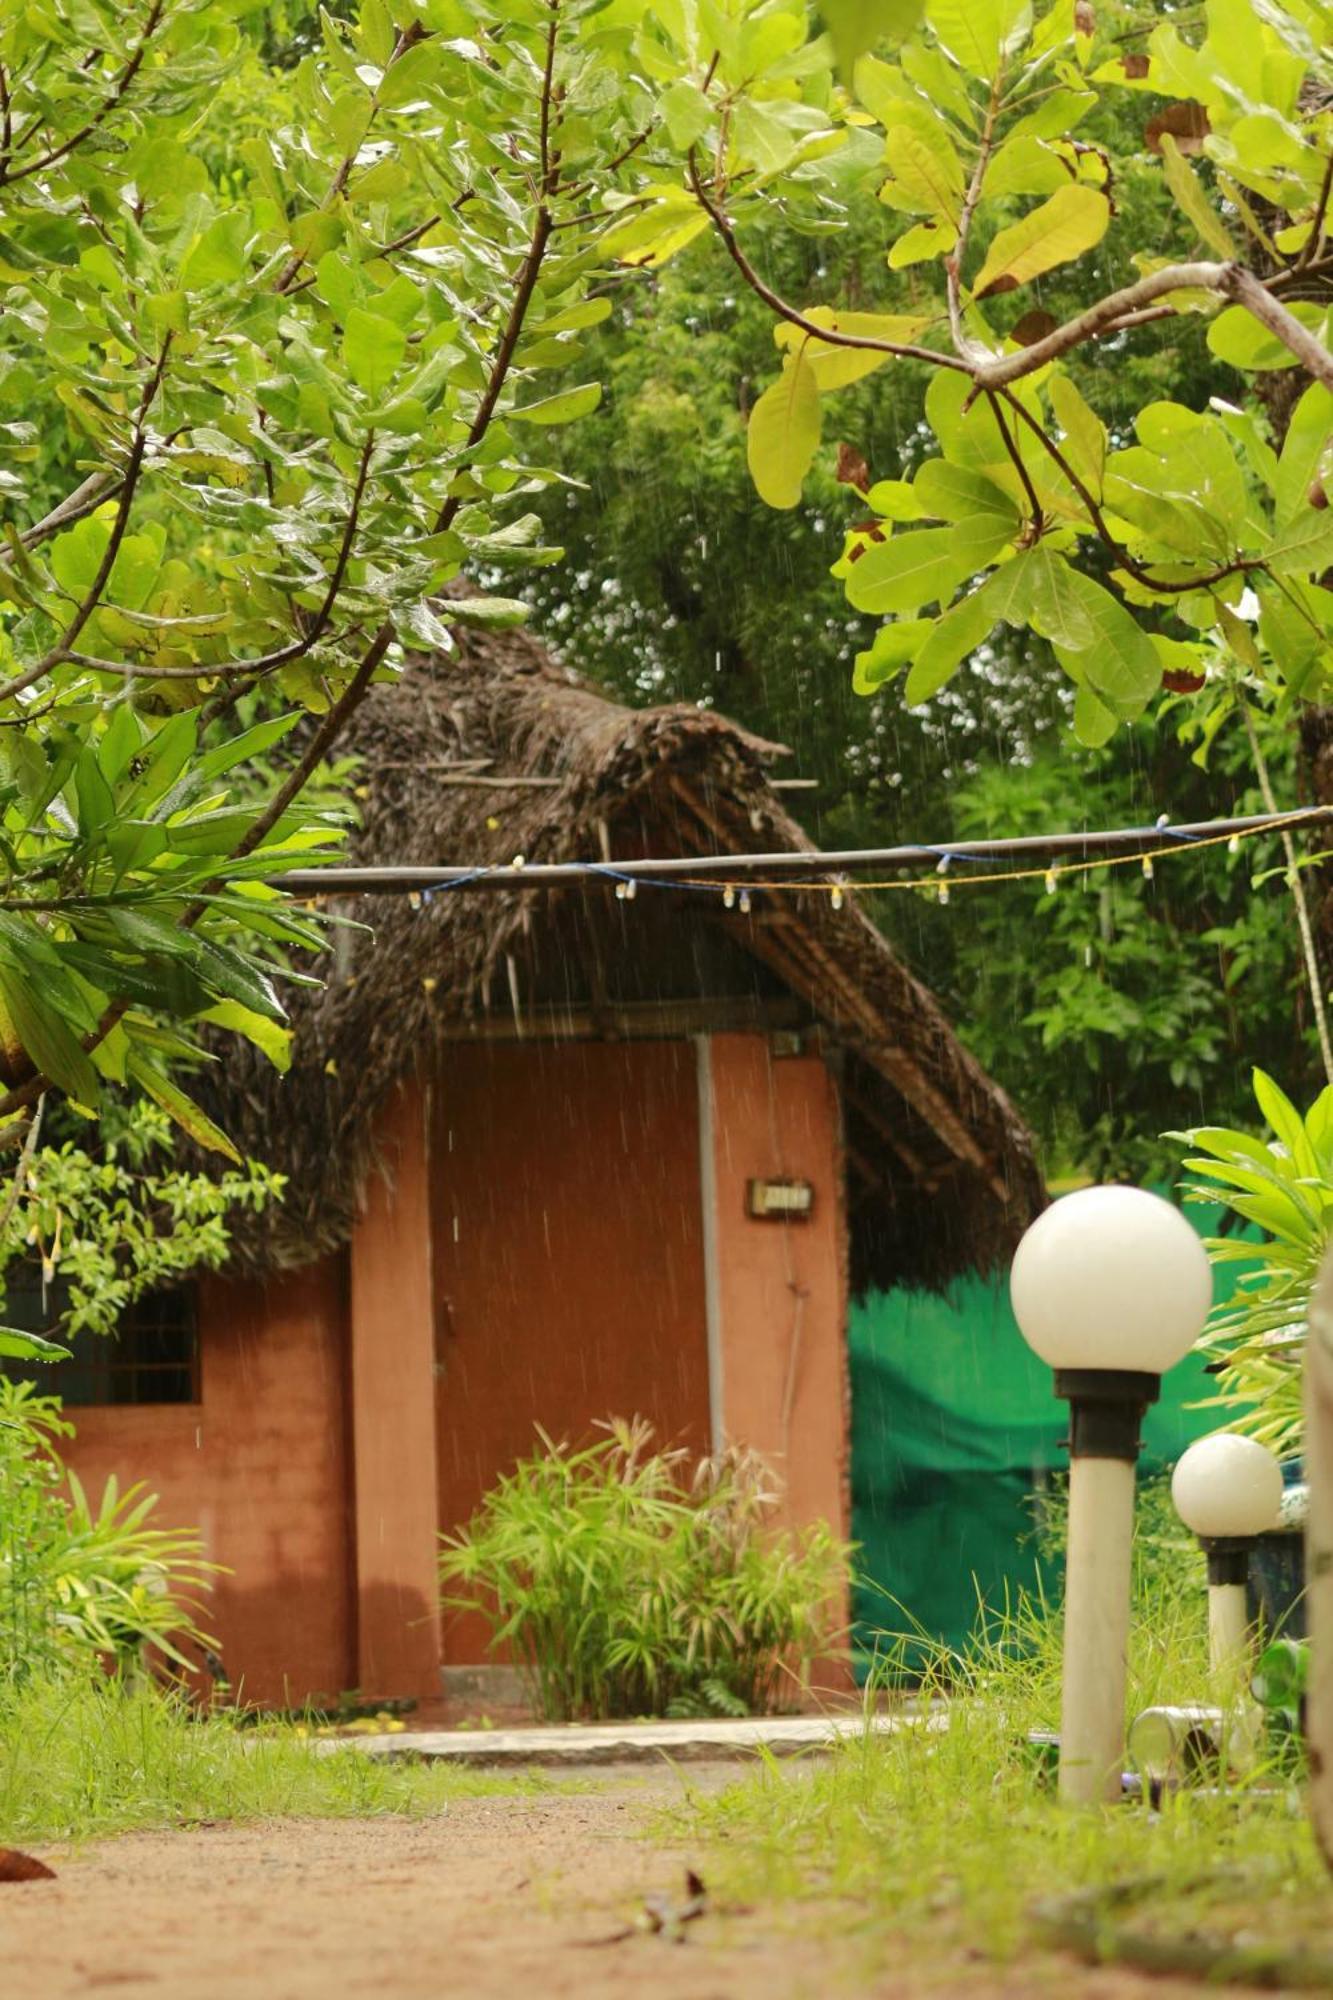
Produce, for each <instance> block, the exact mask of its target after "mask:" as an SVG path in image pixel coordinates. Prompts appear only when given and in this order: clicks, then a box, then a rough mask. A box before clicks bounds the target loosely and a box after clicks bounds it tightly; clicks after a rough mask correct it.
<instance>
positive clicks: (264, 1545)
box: [67, 1257, 355, 1703]
mask: <svg viewBox="0 0 1333 2000" xmlns="http://www.w3.org/2000/svg"><path fill="white" fill-rule="evenodd" d="M199 1316H200V1347H201V1378H202V1388H203V1399H204V1400H203V1403H202V1404H201V1405H195V1406H190V1405H175V1406H161V1407H154V1406H148V1407H138V1408H112V1409H85V1410H75V1411H72V1412H71V1416H72V1418H73V1420H74V1421H75V1422H76V1423H77V1425H78V1436H77V1438H76V1439H75V1440H74V1442H73V1444H72V1445H71V1446H70V1448H69V1451H68V1454H67V1455H68V1460H69V1463H70V1464H71V1466H72V1467H73V1469H74V1471H75V1472H76V1473H77V1474H78V1476H79V1478H80V1479H81V1480H82V1481H83V1483H84V1485H85V1486H86V1487H87V1488H88V1491H89V1494H90V1497H91V1498H92V1500H93V1502H94V1504H95V1503H96V1500H97V1499H98V1497H99V1496H100V1494H101V1491H102V1487H103V1485H104V1483H105V1481H106V1478H107V1475H108V1474H109V1473H114V1474H115V1475H116V1477H117V1479H118V1480H119V1481H120V1483H121V1486H122V1488H124V1487H125V1486H127V1485H130V1484H132V1483H133V1482H134V1481H135V1480H144V1481H146V1482H147V1484H148V1485H149V1486H150V1487H151V1488H152V1489H153V1490H154V1491H155V1492H156V1493H158V1494H159V1495H160V1499H161V1504H160V1506H159V1508H158V1511H157V1514H156V1516H155V1517H154V1518H155V1519H156V1521H157V1522H158V1523H159V1524H161V1525H162V1526H196V1527H198V1528H199V1529H200V1530H201V1532H202V1534H203V1536H204V1539H205V1541H206V1543H207V1549H208V1554H209V1556H210V1557H211V1558H212V1560H213V1561H215V1562H220V1563H225V1564H226V1565H227V1566H228V1567H229V1568H230V1569H231V1570H232V1571H233V1572H234V1574H233V1575H231V1576H223V1577H220V1578H219V1579H218V1581H217V1585H216V1588H215V1590H214V1593H213V1598H212V1602H211V1605H210V1607H209V1614H208V1620H207V1622H208V1623H209V1624H210V1626H211V1628H212V1630H213V1631H214V1632H215V1633H216V1634H217V1636H218V1638H219V1640H220V1641H221V1650H222V1657H223V1660H224V1662H225V1664H226V1667H227V1669H228V1672H229V1674H230V1675H231V1676H232V1678H233V1680H235V1681H237V1682H240V1683H241V1684H242V1686H243V1692H244V1694H245V1696H246V1697H247V1698H248V1699H251V1700H254V1701H260V1702H266V1703H268V1702H274V1703H276V1702H282V1701H293V1702H301V1701H304V1700H305V1699H306V1698H307V1697H308V1696H309V1695H312V1694H325V1695H336V1694H337V1693H338V1692H339V1691H340V1690H342V1689H343V1688H347V1687H350V1686H351V1685H352V1684H353V1683H354V1680H355V1664H354V1628H353V1617H352V1601H351V1544H350V1528H351V1520H350V1516H351V1487H350V1477H349V1454H348V1447H347V1436H346V1429H347V1421H346V1400H345V1386H344V1385H345V1378H346V1324H347V1314H346V1268H345V1262H344V1259H342V1258H341V1257H333V1258H328V1259H326V1260H325V1261H324V1262H322V1263H320V1264H317V1265H315V1266H313V1267H312V1268H310V1269H308V1270H306V1271H303V1272H301V1273H300V1274H299V1275H297V1276H295V1277H292V1278H283V1279H278V1280H274V1281H271V1282H269V1283H267V1284H262V1285H261V1284H251V1283H232V1282H226V1281H223V1280H221V1279H206V1280H205V1281H204V1282H203V1284H202V1285H201V1288H200V1302H199Z"/></svg>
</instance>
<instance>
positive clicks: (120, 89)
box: [0, 0, 166, 187]
mask: <svg viewBox="0 0 1333 2000" xmlns="http://www.w3.org/2000/svg"><path fill="white" fill-rule="evenodd" d="M165 12H166V0H153V4H152V6H151V7H150V8H149V9H148V14H147V17H146V19H145V21H144V24H143V27H142V28H141V29H140V31H139V42H138V46H137V48H136V49H135V51H134V54H133V55H132V56H130V57H129V59H128V60H127V62H126V64H125V67H124V68H123V69H122V70H121V72H120V75H119V76H118V77H117V78H116V81H115V83H114V84H113V85H112V88H111V94H110V96H109V97H108V98H107V99H106V101H105V103H104V104H103V105H102V107H101V109H100V110H99V111H97V112H95V113H94V115H93V116H92V117H91V118H90V119H89V120H88V122H87V124H86V125H83V126H81V127H80V129H79V130H78V131H77V132H75V133H73V134H72V136H71V137H70V138H68V139H66V140H65V142H64V144H63V145H60V146H53V147H52V148H51V149H50V151H49V152H46V153H43V154H42V156H41V158H40V159H37V160H29V162H28V164H27V165H26V166H25V167H18V168H14V169H11V168H10V166H9V158H10V152H9V142H10V124H9V110H8V104H6V108H5V141H6V148H5V153H4V155H3V156H0V187H5V186H10V185H12V184H13V183H14V182H15V181H25V180H28V179H29V178H30V177H31V176H32V175H33V174H40V173H43V172H45V170H46V168H47V167H53V166H55V164H56V162H57V161H58V160H63V159H65V158H66V157H67V156H68V155H69V154H70V153H72V152H74V151H75V150H76V149H77V148H78V147H79V146H82V145H83V144H84V142H85V140H87V139H90V138H91V137H92V135H93V133H94V132H96V131H97V129H98V127H99V126H100V125H103V124H105V122H106V120H107V119H108V118H109V117H110V116H111V113H112V112H113V111H114V110H115V109H116V107H117V105H119V104H120V102H121V100H122V99H123V98H124V96H125V94H126V92H127V91H128V90H129V89H130V87H131V85H132V84H133V82H134V79H135V77H136V76H137V75H138V74H139V71H140V69H141V68H142V67H143V59H144V57H145V56H146V55H147V53H148V44H149V43H150V42H151V41H152V39H153V36H154V35H155V34H156V33H157V31H158V28H159V27H160V26H161V23H162V16H163V14H164V13H165Z"/></svg>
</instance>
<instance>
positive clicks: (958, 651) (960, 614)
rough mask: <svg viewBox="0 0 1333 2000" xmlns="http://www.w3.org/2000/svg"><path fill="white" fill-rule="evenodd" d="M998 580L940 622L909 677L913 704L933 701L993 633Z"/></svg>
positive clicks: (909, 699) (905, 693) (905, 692)
mask: <svg viewBox="0 0 1333 2000" xmlns="http://www.w3.org/2000/svg"><path fill="white" fill-rule="evenodd" d="M994 582H995V578H994V577H991V578H989V579H988V580H987V581H986V582H985V583H983V584H982V585H981V586H980V588H979V589H977V590H974V591H973V592H972V593H971V595H970V596H969V597H964V598H963V599H961V600H960V602H959V603H957V604H955V605H953V606H952V607H951V609H950V610H948V611H946V612H945V614H944V616H943V618H941V619H939V620H938V621H937V622H936V624H935V626H934V628H933V630H932V631H931V634H930V637H929V638H928V639H927V640H926V643H925V645H924V646H923V647H922V648H921V651H920V652H919V653H918V654H917V656H916V659H915V661H914V662H913V665H912V671H911V672H910V673H909V674H908V676H907V685H906V687H905V688H904V690H903V696H904V699H905V700H906V702H907V703H908V705H909V707H915V706H916V705H917V704H919V703H920V702H923V701H929V700H930V698H931V696H932V695H933V694H938V693H939V690H940V689H941V688H942V687H943V686H944V685H945V683H946V681H949V680H951V679H952V678H953V676H954V674H955V673H956V672H957V671H958V668H959V666H960V665H961V664H962V662H963V660H965V659H966V658H967V657H968V655H969V654H971V653H975V652H976V650H977V647H978V646H980V645H981V644H982V643H983V641H984V640H986V639H987V638H988V637H989V636H990V632H991V629H992V627H993V626H994V624H995V612H994V609H993V608H992V607H993V597H992V595H991V586H992V584H994Z"/></svg>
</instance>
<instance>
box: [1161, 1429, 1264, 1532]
mask: <svg viewBox="0 0 1333 2000" xmlns="http://www.w3.org/2000/svg"><path fill="white" fill-rule="evenodd" d="M1171 1498H1172V1500H1173V1501H1174V1502H1175V1506H1176V1512H1177V1513H1178V1514H1179V1516H1180V1518H1181V1520H1182V1521H1183V1522H1184V1523H1185V1526H1186V1527H1187V1528H1190V1529H1192V1530H1193V1531H1194V1533H1195V1534H1196V1535H1198V1536H1200V1537H1201V1538H1202V1539H1203V1540H1205V1541H1215V1540H1219V1539H1220V1540H1227V1541H1230V1540H1249V1539H1251V1538H1252V1537H1253V1536H1255V1535H1262V1534H1264V1533H1266V1532H1267V1530H1268V1529H1269V1528H1275V1527H1276V1526H1277V1520H1278V1513H1279V1510H1280V1508H1281V1506H1282V1468H1281V1466H1280V1465H1279V1464H1278V1462H1277V1460H1276V1458H1275V1457H1274V1456H1273V1454H1272V1452H1271V1451H1270V1450H1269V1449H1268V1446H1267V1445H1264V1444H1260V1443H1259V1441H1258V1439H1257V1438H1249V1437H1238V1436H1237V1435H1236V1433H1235V1432H1234V1431H1217V1432H1215V1433H1214V1435H1213V1436H1212V1437H1206V1438H1199V1439H1198V1441H1197V1442H1196V1443H1194V1444H1192V1445H1191V1446H1190V1447H1189V1450H1188V1451H1186V1452H1184V1453H1182V1455H1181V1457H1180V1459H1179V1461H1178V1463H1177V1465H1176V1469H1175V1471H1174V1472H1173V1473H1172V1475H1171Z"/></svg>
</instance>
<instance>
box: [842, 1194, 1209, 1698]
mask: <svg viewBox="0 0 1333 2000" xmlns="http://www.w3.org/2000/svg"><path fill="white" fill-rule="evenodd" d="M1183 1213H1184V1214H1185V1215H1186V1216H1187V1217H1188V1218H1189V1220H1190V1221H1191V1222H1192V1223H1193V1224H1194V1226H1195V1228H1196V1229H1197V1230H1198V1231H1199V1233H1200V1235H1203V1236H1210V1235H1216V1234H1218V1233H1220V1228H1221V1219H1222V1211H1221V1210H1220V1209H1219V1208H1215V1207H1208V1206H1204V1205H1203V1204H1194V1203H1191V1205H1190V1206H1189V1207H1188V1208H1186V1209H1185V1210H1184V1211H1183ZM1245 1268H1246V1267H1245V1266H1243V1265H1236V1264H1230V1265H1223V1266H1221V1267H1220V1268H1219V1269H1218V1271H1217V1273H1216V1279H1217V1296H1218V1297H1219V1298H1221V1297H1223V1296H1227V1295H1229V1293H1230V1292H1231V1291H1232V1290H1233V1289H1234V1287H1235V1284H1236V1279H1237V1277H1238V1275H1239V1274H1240V1273H1241V1271H1243V1270H1244V1269H1245ZM848 1341H849V1349H850V1363H851V1383H852V1534H853V1536H854V1538H855V1540H856V1541H857V1542H858V1543H859V1544H860V1553H859V1555H858V1558H857V1562H858V1566H859V1570H860V1581H859V1583H858V1585H857V1588H856V1590H855V1592H854V1596H853V1615H854V1618H855V1621H856V1631H855V1644H856V1649H857V1654H858V1659H859V1664H860V1668H861V1670H862V1671H863V1672H864V1671H865V1669H866V1667H867V1666H868V1665H869V1663H870V1661H871V1660H872V1659H873V1658H874V1657H875V1655H876V1653H880V1654H882V1653H883V1651H884V1650H885V1643H886V1642H885V1640H884V1639H883V1638H882V1637H881V1636H879V1635H882V1634H886V1633H888V1634H895V1635H896V1634H904V1633H915V1634H917V1635H918V1640H917V1642H915V1643H911V1644H908V1645H907V1646H906V1648H905V1652H906V1656H907V1661H908V1662H909V1663H910V1661H911V1659H912V1658H913V1656H914V1655H918V1656H919V1654H920V1652H922V1651H924V1650H926V1649H927V1648H928V1647H929V1646H930V1645H931V1643H932V1642H934V1643H940V1642H943V1643H944V1644H945V1645H949V1646H961V1645H962V1644H963V1642H964V1641H965V1640H966V1638H967V1636H968V1634H969V1633H970V1632H971V1631H972V1630H973V1629H974V1628H975V1626H976V1623H977V1618H978V1614H979V1610H980V1608H981V1606H982V1605H983V1604H984V1605H988V1606H990V1607H992V1608H1000V1607H1002V1606H1003V1604H1004V1602H1005V1599H1006V1596H1008V1597H1009V1598H1012V1597H1013V1595H1014V1593H1015V1591H1016V1590H1017V1589H1018V1588H1024V1589H1027V1590H1032V1589H1035V1588H1038V1587H1040V1588H1043V1589H1045V1590H1047V1591H1053V1592H1054V1593H1056V1594H1058V1591H1059V1584H1060V1579H1059V1575H1058V1570H1057V1569H1056V1567H1055V1566H1054V1565H1052V1564H1051V1563H1049V1562H1046V1561H1044V1560H1043V1559H1042V1557H1041V1555H1040V1553H1039V1551H1038V1548H1037V1541H1036V1535H1035V1527H1036V1518H1035V1514H1034V1508H1033V1499H1034V1495H1035V1494H1036V1493H1037V1492H1038V1491H1039V1490H1040V1489H1041V1487H1042V1486H1043V1485H1044V1484H1045V1483H1046V1482H1047V1481H1048V1479H1049V1477H1050V1475H1051V1474H1052V1473H1054V1472H1056V1471H1059V1470H1062V1469H1063V1468H1064V1467H1065V1466H1066V1465H1067V1464H1068V1455H1067V1453H1065V1452H1064V1451H1062V1450H1061V1449H1060V1440H1061V1439H1062V1438H1063V1437H1065V1436H1066V1435H1067V1431H1068V1413H1067V1408H1066V1406H1065V1404H1063V1403H1061V1402H1058V1401H1057V1400H1056V1397H1055V1394H1054V1390H1053V1386H1052V1377H1051V1371H1050V1369H1049V1368H1048V1367H1047V1366H1046V1365H1045V1363H1044V1362H1041V1361H1039V1360H1038V1359H1037V1357H1036V1355H1035V1354H1033V1352H1032V1350H1031V1348H1030V1347H1028V1345H1027V1343H1026V1341H1025V1340H1024V1339H1023V1336H1022V1335H1021V1334H1020V1332H1019V1330H1018V1326H1017V1323H1016V1322H1015V1320H1014V1316H1013V1313H1012V1311H1011V1310H1010V1306H1009V1281H1008V1274H1007V1272H1006V1273H1004V1274H1002V1275H999V1276H992V1277H987V1278H970V1279H964V1280H962V1281H960V1282H959V1283H958V1284H956V1285H954V1286H953V1287H952V1288H951V1289H950V1291H949V1292H948V1294H947V1295H946V1296H944V1297H940V1296H938V1295H936V1294H934V1293H925V1292H907V1291H899V1292H872V1293H869V1294H868V1295H867V1296H866V1297H865V1298H863V1299H860V1300H858V1301H856V1302H855V1303H854V1304H853V1306H852V1311H851V1319H850V1325H849V1332H848ZM1215 1393H1216V1390H1215V1385H1214V1383H1213V1380H1212V1378H1211V1377H1210V1376H1208V1375H1206V1374H1205V1373H1204V1369H1203V1363H1202V1360H1201V1359H1200V1358H1199V1357H1198V1356H1197V1355H1190V1356H1189V1357H1188V1358H1187V1359H1186V1360H1185V1361H1183V1362H1181V1364H1180V1365H1179V1367H1176V1368H1173V1369H1171V1371H1170V1372H1169V1373H1168V1374H1167V1375H1166V1376H1164V1377H1163V1379H1162V1395H1161V1401H1160V1402H1158V1403H1156V1404H1154V1406H1153V1407H1152V1409H1151V1410H1149V1412H1148V1415H1147V1418H1146V1420H1145V1422H1144V1427H1143V1446H1144V1448H1143V1457H1142V1459H1141V1460H1140V1469H1141V1471H1143V1472H1153V1471H1161V1470H1162V1469H1163V1468H1164V1467H1166V1466H1168V1465H1171V1464H1173V1463H1174V1462H1175V1460H1176V1459H1177V1458H1178V1457H1179V1456H1180V1454H1181V1452H1182V1451H1183V1450H1184V1449H1185V1447H1186V1445H1188V1444H1190V1443H1192V1442H1193V1440H1194V1439H1195V1438H1196V1437H1202V1436H1203V1435H1205V1433H1206V1432H1208V1431H1212V1430H1216V1429H1218V1427H1219V1425H1221V1424H1222V1423H1224V1422H1225V1421H1226V1418H1225V1416H1224V1415H1223V1413H1222V1412H1220V1411H1218V1410H1217V1409H1200V1408H1197V1407H1194V1406H1197V1405H1198V1404H1200V1403H1203V1402H1205V1401H1207V1400H1208V1399H1209V1398H1210V1397H1212V1396H1213V1395H1214V1394H1215Z"/></svg>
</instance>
